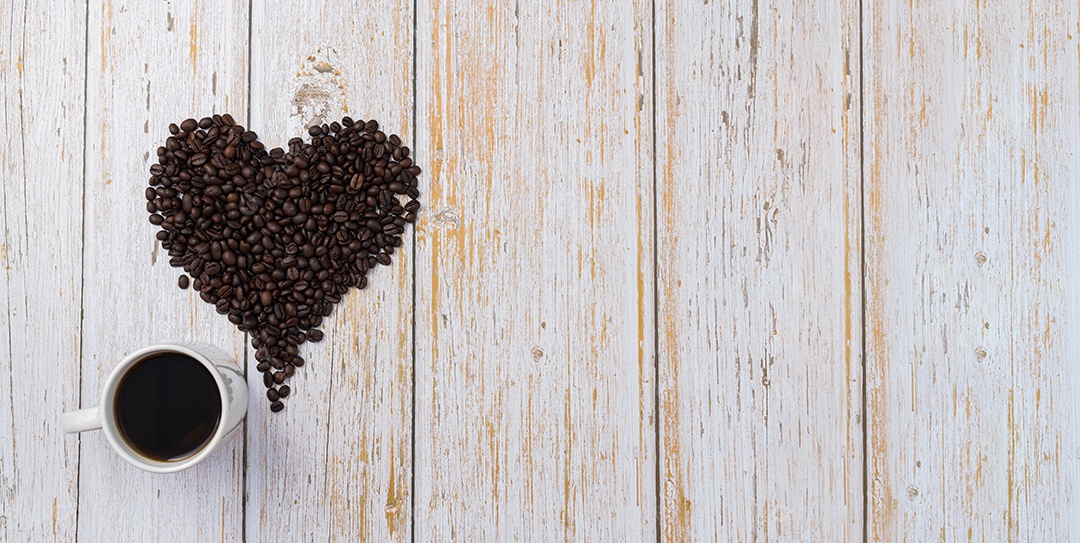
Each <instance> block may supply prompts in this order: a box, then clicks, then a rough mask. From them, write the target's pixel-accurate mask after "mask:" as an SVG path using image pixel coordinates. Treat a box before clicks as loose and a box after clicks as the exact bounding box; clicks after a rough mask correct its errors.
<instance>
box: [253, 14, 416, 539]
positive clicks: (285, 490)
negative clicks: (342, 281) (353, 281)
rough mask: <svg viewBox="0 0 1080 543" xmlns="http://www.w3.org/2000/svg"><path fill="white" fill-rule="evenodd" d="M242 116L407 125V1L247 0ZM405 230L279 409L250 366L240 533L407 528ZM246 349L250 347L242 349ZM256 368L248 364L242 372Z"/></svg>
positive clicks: (291, 131)
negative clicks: (248, 38)
mask: <svg viewBox="0 0 1080 543" xmlns="http://www.w3.org/2000/svg"><path fill="white" fill-rule="evenodd" d="M253 14H254V15H253V20H252V44H251V46H252V61H251V69H252V107H251V117H252V121H251V127H252V129H253V130H255V131H257V132H258V133H259V134H260V135H261V136H260V137H261V139H262V141H263V142H264V143H266V144H268V145H272V146H284V145H285V144H286V142H287V141H288V139H289V138H291V137H295V136H301V135H302V136H303V137H304V138H307V133H306V130H307V127H308V126H310V125H312V124H321V123H323V122H327V123H329V122H332V121H335V120H340V119H341V117H342V116H343V115H350V116H352V117H353V118H355V119H377V120H378V121H379V122H380V123H381V127H382V129H383V130H386V131H387V133H397V134H399V135H400V136H401V137H402V138H403V139H404V140H405V141H410V139H411V138H412V137H413V134H412V132H413V130H412V126H411V121H412V116H413V110H412V103H413V87H412V80H413V71H412V64H413V58H412V50H413V42H412V40H413V28H412V23H413V16H412V2H411V1H406V0H379V1H374V2H366V3H363V4H356V5H345V4H340V3H335V2H329V1H326V2H306V3H302V4H296V3H292V4H288V3H280V2H263V1H259V0H256V1H255V2H254V4H253ZM411 252H412V239H411V229H410V230H407V231H406V233H405V236H404V244H403V245H402V246H401V249H400V250H399V251H397V252H396V253H395V254H394V261H393V264H392V265H391V266H390V267H389V268H383V267H381V266H380V267H378V268H377V269H375V270H373V271H372V272H369V274H368V280H369V287H368V288H367V289H365V290H363V291H356V290H353V291H351V292H350V293H349V294H348V295H347V296H346V297H345V298H344V299H343V300H342V301H341V303H340V304H339V305H338V306H337V307H336V308H335V309H334V313H333V314H331V315H330V316H329V317H328V318H327V319H326V320H325V321H324V323H325V324H324V328H325V329H326V332H327V336H326V340H324V341H323V343H320V344H305V345H303V346H302V347H301V354H302V355H303V356H304V357H305V359H306V362H307V363H306V364H305V365H304V367H302V368H300V370H299V371H298V372H297V374H296V376H295V377H294V378H293V379H292V381H291V385H292V389H293V393H292V395H291V396H290V398H289V400H288V402H287V403H286V406H287V407H286V409H285V411H283V412H281V413H277V414H272V413H270V412H269V409H268V403H267V402H266V400H265V392H266V389H265V388H264V387H263V385H262V382H261V379H252V381H251V397H252V398H253V399H254V400H253V402H252V406H251V412H250V419H249V428H250V433H249V435H250V441H249V462H248V501H247V507H248V514H247V522H248V524H247V537H248V540H249V541H262V540H269V541H312V540H318V541H326V540H330V541H410V540H411V539H412V531H411V522H410V519H411V517H412V508H411V505H410V504H411V499H412V488H411V480H412V430H411V414H412V344H413V341H412V306H411V300H412V282H413V279H412V259H411V254H410V253H411ZM251 356H252V357H254V353H252V354H251ZM253 375H254V372H253Z"/></svg>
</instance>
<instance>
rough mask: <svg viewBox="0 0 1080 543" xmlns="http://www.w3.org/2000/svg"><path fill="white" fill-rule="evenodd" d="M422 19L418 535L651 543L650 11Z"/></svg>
mask: <svg viewBox="0 0 1080 543" xmlns="http://www.w3.org/2000/svg"><path fill="white" fill-rule="evenodd" d="M417 10H418V13H417V22H418V30H417V36H418V37H417V45H418V52H417V66H418V68H417V81H418V83H417V92H418V98H417V117H418V121H417V123H418V127H417V129H418V134H420V143H419V144H418V145H417V147H418V150H417V156H418V157H419V163H420V164H421V165H422V166H423V167H425V168H427V170H426V172H427V173H426V174H425V175H424V176H422V177H421V180H422V183H423V187H424V189H423V190H425V191H426V194H427V199H426V205H427V208H426V211H424V213H423V215H422V219H421V223H420V226H419V228H418V230H417V323H416V326H417V337H418V338H420V339H418V341H417V365H416V372H417V375H416V380H417V385H416V395H417V400H416V468H415V469H416V485H417V488H416V492H417V495H416V512H415V524H416V533H417V536H418V538H422V539H424V540H433V541H450V540H455V541H518V540H530V541H570V540H574V541H654V540H655V539H656V529H657V527H656V486H655V469H656V468H655V466H656V464H655V462H656V457H655V426H654V420H653V418H654V417H653V413H654V404H653V399H654V394H655V388H654V372H655V367H654V343H653V341H654V333H655V326H654V322H653V307H654V306H653V296H652V293H653V276H654V273H653V269H652V264H651V263H652V259H653V258H652V256H653V255H652V252H653V246H652V235H651V232H652V223H653V220H652V201H653V200H652V166H653V164H652V158H651V156H652V155H651V148H652V135H651V133H652V129H651V122H650V121H651V115H652V111H651V110H652V103H651V93H650V75H651V48H652V45H651V29H650V24H651V16H652V11H651V6H650V4H649V3H648V2H645V1H634V2H625V3H621V4H618V5H616V4H612V3H604V2H592V1H584V0H560V1H556V2H541V1H528V0H526V1H519V2H512V3H506V2H503V3H500V2H494V1H480V2H458V1H450V0H421V1H420V2H419V3H418V7H417Z"/></svg>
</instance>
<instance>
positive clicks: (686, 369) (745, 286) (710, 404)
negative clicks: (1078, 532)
mask: <svg viewBox="0 0 1080 543" xmlns="http://www.w3.org/2000/svg"><path fill="white" fill-rule="evenodd" d="M656 21H657V23H656V36H657V38H656V40H657V47H656V55H657V57H656V64H657V75H656V103H657V117H656V124H657V160H658V162H657V164H658V166H657V169H658V174H657V183H658V185H657V197H658V198H659V200H658V233H657V236H658V237H657V247H658V248H659V250H658V253H659V254H658V266H659V317H658V318H659V334H658V337H659V339H658V341H659V353H660V360H659V365H660V384H659V386H660V389H659V390H660V394H659V396H660V416H661V426H660V443H661V444H660V449H661V452H660V455H661V457H660V477H661V485H662V488H661V500H662V501H661V507H662V525H661V530H662V535H663V539H664V540H665V541H728V540H730V541H852V540H859V539H861V538H862V502H863V491H862V472H863V462H862V448H863V433H862V429H861V418H860V416H861V412H862V402H861V400H862V389H861V379H862V368H861V335H860V332H861V329H862V325H861V318H860V307H861V300H860V297H861V296H860V249H859V242H860V233H859V225H860V221H859V219H860V199H859V198H860V193H859V154H858V149H859V147H858V145H859V86H858V85H859V72H858V70H859V66H858V58H859V32H858V2H855V1H843V2H801V1H780V2H759V1H758V0H739V1H734V2H705V3H701V2H697V3H688V2H677V1H670V0H659V1H658V2H657V14H656Z"/></svg>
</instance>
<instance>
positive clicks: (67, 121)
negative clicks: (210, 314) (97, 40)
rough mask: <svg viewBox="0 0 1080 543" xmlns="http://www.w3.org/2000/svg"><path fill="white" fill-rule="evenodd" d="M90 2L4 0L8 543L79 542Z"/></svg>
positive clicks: (3, 424) (1, 413)
mask: <svg viewBox="0 0 1080 543" xmlns="http://www.w3.org/2000/svg"><path fill="white" fill-rule="evenodd" d="M85 40H86V5H85V4H84V3H83V2H80V1H60V2H55V3H49V4H41V3H35V2H30V3H26V2H19V3H16V2H2V3H0V86H2V92H3V111H4V113H3V116H4V118H3V119H4V120H3V122H2V123H0V142H2V143H0V202H2V203H0V375H2V376H3V379H2V383H3V384H0V398H2V399H0V541H73V540H74V538H75V519H76V514H77V513H76V511H77V501H78V498H79V489H78V457H79V438H78V437H65V436H64V435H63V433H62V432H61V430H60V425H59V423H58V422H57V416H58V415H59V412H60V411H63V410H68V409H76V408H78V404H79V356H80V345H79V336H80V318H79V312H80V309H81V308H82V284H81V279H82V269H81V268H80V262H81V260H82V245H81V243H82V232H83V229H82V226H83V224H82V210H83V206H82V191H83V153H82V143H83V130H82V126H83V105H84V103H85V98H84V93H83V83H82V81H83V70H84V66H85V64H84V61H85V50H86V42H85Z"/></svg>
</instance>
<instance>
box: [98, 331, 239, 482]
mask: <svg viewBox="0 0 1080 543" xmlns="http://www.w3.org/2000/svg"><path fill="white" fill-rule="evenodd" d="M163 353H179V354H183V355H187V356H190V357H191V358H194V359H195V360H198V361H199V363H200V364H202V365H203V366H204V367H206V369H207V370H208V371H209V372H210V375H212V376H213V377H214V382H215V383H216V384H217V387H218V394H220V395H221V414H220V415H219V416H218V423H217V427H216V428H215V429H214V435H212V436H211V437H210V439H209V440H207V441H206V443H204V444H203V446H202V448H200V449H199V450H198V451H197V452H196V453H195V454H192V455H190V456H188V457H186V458H184V459H182V460H177V461H161V460H154V459H152V458H147V457H146V456H143V455H142V454H140V453H139V452H138V451H136V450H135V449H134V448H132V447H131V446H130V445H129V444H128V443H127V441H126V440H124V438H123V436H121V435H120V428H119V426H118V425H117V422H116V393H117V391H118V386H119V384H120V378H121V377H122V376H124V375H125V374H126V373H127V371H128V370H129V369H131V367H132V366H134V365H135V364H137V363H139V362H141V361H143V360H145V359H146V358H148V357H150V356H151V355H155V354H163ZM228 398H229V396H228V387H227V385H226V383H225V379H224V378H223V377H222V376H221V372H220V370H219V369H218V368H217V366H216V365H215V364H214V363H213V362H212V361H211V360H210V359H209V358H208V357H207V356H206V355H204V354H202V353H201V352H199V351H198V350H196V349H193V348H191V347H189V346H187V345H181V344H178V343H158V344H155V345H150V346H148V347H143V348H141V349H139V350H137V351H135V352H133V353H131V354H129V355H127V356H126V357H124V359H123V360H121V361H120V363H119V364H117V365H116V367H114V368H113V370H112V372H110V373H109V377H108V379H107V380H106V381H105V386H104V387H103V388H102V391H101V403H100V404H99V405H100V406H101V429H102V431H103V432H104V433H105V438H106V439H107V440H108V441H109V445H111V446H112V448H113V450H115V451H116V453H117V454H118V455H119V456H120V458H123V459H124V460H125V461H126V462H127V463H129V464H131V465H133V466H135V467H137V468H139V469H142V470H145V471H149V472H152V473H175V472H178V471H182V470H185V469H187V468H189V467H191V466H194V465H195V464H197V463H199V461H201V460H202V459H203V458H205V457H206V456H207V455H209V454H210V453H211V452H213V451H214V449H215V448H217V445H218V443H219V442H220V441H221V440H222V439H223V438H224V437H225V433H226V431H227V429H226V428H225V421H226V420H227V419H228V411H229V409H230V406H229V402H228Z"/></svg>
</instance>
